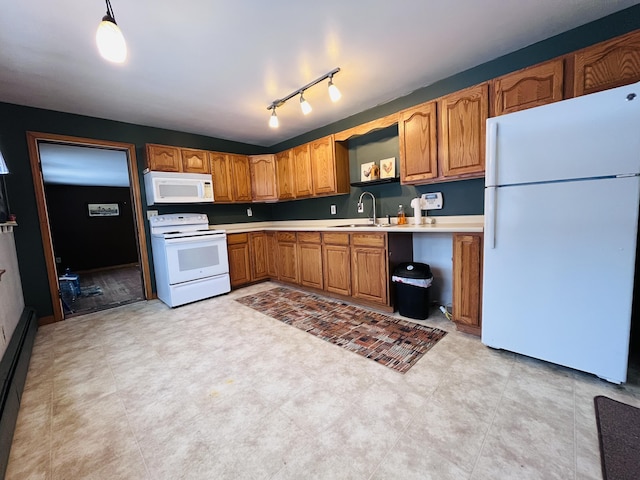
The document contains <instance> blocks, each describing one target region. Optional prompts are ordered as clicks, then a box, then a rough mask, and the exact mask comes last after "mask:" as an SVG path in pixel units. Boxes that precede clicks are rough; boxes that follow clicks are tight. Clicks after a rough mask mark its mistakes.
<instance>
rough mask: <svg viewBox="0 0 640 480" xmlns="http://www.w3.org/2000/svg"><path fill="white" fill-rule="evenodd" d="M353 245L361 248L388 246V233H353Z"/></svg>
mask: <svg viewBox="0 0 640 480" xmlns="http://www.w3.org/2000/svg"><path fill="white" fill-rule="evenodd" d="M351 244H352V245H354V246H359V247H380V248H385V247H386V246H387V234H386V233H352V234H351Z"/></svg>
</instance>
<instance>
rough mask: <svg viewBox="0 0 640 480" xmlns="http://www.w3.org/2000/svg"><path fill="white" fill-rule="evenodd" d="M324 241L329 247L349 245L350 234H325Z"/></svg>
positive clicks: (323, 235)
mask: <svg viewBox="0 0 640 480" xmlns="http://www.w3.org/2000/svg"><path fill="white" fill-rule="evenodd" d="M322 241H323V242H324V243H326V244H328V245H349V234H348V233H334V232H324V233H323V234H322Z"/></svg>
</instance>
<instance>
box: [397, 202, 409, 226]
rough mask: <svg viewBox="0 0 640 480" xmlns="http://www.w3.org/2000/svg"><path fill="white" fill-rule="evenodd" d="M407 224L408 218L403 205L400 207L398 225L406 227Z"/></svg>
mask: <svg viewBox="0 0 640 480" xmlns="http://www.w3.org/2000/svg"><path fill="white" fill-rule="evenodd" d="M406 224H407V216H406V215H405V213H404V207H403V206H402V205H398V225H406Z"/></svg>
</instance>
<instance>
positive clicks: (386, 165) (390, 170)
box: [380, 157, 396, 178]
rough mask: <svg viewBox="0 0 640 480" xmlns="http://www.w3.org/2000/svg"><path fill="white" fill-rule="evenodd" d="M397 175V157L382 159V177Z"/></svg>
mask: <svg viewBox="0 0 640 480" xmlns="http://www.w3.org/2000/svg"><path fill="white" fill-rule="evenodd" d="M395 176H396V157H391V158H385V159H383V160H380V178H394V177H395Z"/></svg>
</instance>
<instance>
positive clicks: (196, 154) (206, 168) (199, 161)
mask: <svg viewBox="0 0 640 480" xmlns="http://www.w3.org/2000/svg"><path fill="white" fill-rule="evenodd" d="M180 155H181V159H182V171H183V172H187V173H211V164H210V162H209V155H208V152H207V151H206V150H193V149H189V148H181V149H180Z"/></svg>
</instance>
